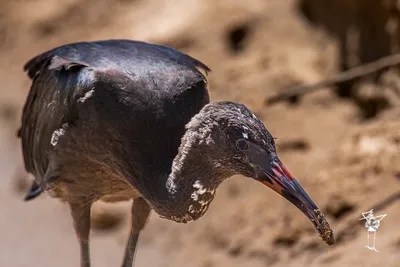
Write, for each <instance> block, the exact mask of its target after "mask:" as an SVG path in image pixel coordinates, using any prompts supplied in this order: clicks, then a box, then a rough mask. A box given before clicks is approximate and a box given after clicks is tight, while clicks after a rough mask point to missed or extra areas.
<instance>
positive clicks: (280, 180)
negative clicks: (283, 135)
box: [180, 102, 334, 245]
mask: <svg viewBox="0 0 400 267" xmlns="http://www.w3.org/2000/svg"><path fill="white" fill-rule="evenodd" d="M183 142H186V144H185V143H183V144H182V145H183V146H185V145H186V146H187V147H188V148H190V149H196V148H200V147H201V149H199V150H200V151H202V153H200V154H201V155H198V156H197V161H198V164H200V163H201V162H202V161H204V160H206V161H208V162H209V165H210V166H212V168H213V170H214V171H213V172H214V173H217V174H221V177H225V178H226V177H229V176H232V175H233V174H241V175H243V176H246V177H250V178H253V179H254V180H256V181H258V182H260V183H262V184H264V185H266V186H268V187H269V188H271V189H272V190H274V191H275V192H277V193H278V194H280V195H282V196H283V197H284V198H286V199H287V200H288V201H290V202H291V203H292V204H294V205H295V206H296V207H297V208H298V209H300V210H301V211H302V212H303V213H304V214H305V215H306V216H307V218H308V219H310V220H311V222H312V223H313V224H314V226H315V227H316V228H317V230H318V231H319V233H320V235H321V237H322V238H323V239H324V241H325V242H326V243H328V244H330V245H331V244H333V243H334V238H333V233H332V230H331V229H330V226H329V224H328V223H327V221H326V219H325V217H324V215H323V214H322V212H321V211H320V210H319V209H318V207H317V206H316V205H315V204H314V202H313V201H312V200H311V198H310V197H309V196H308V195H307V193H306V192H305V191H304V189H303V188H302V187H301V186H300V184H299V183H298V182H297V180H296V179H295V178H294V177H293V176H292V175H291V173H290V172H289V171H288V169H287V168H286V167H285V165H284V164H283V163H282V162H281V160H280V159H279V157H278V155H277V153H276V147H275V142H274V138H273V137H272V135H271V133H270V132H269V131H268V130H267V129H266V128H265V126H264V124H263V123H262V122H261V120H260V119H259V118H258V117H257V116H256V115H254V114H253V113H252V112H251V111H250V110H249V109H248V108H247V107H246V106H244V105H241V104H237V103H232V102H214V103H210V104H208V105H206V106H205V107H204V108H203V109H202V110H201V111H200V113H199V114H197V115H196V116H195V117H193V118H192V120H191V121H190V123H189V124H188V125H187V133H186V140H185V138H184V139H183ZM188 150H189V149H188ZM180 153H183V154H185V152H182V151H181V152H180ZM186 153H187V154H189V153H190V152H189V151H186ZM195 163H196V162H192V165H193V164H195ZM222 180H223V179H222ZM220 182H221V181H218V182H217V183H218V184H219V183H220ZM201 183H202V185H203V186H204V188H206V187H207V184H206V183H207V181H201ZM209 188H215V186H214V185H209Z"/></svg>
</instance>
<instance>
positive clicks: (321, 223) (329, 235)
mask: <svg viewBox="0 0 400 267" xmlns="http://www.w3.org/2000/svg"><path fill="white" fill-rule="evenodd" d="M314 212H315V214H316V215H317V222H318V223H317V225H316V228H317V230H318V232H319V236H320V237H321V238H322V240H324V241H325V243H326V244H328V245H329V246H332V245H333V244H334V243H335V237H334V234H333V230H332V228H331V226H330V225H329V223H328V221H327V220H326V218H325V215H324V214H323V213H322V212H321V210H319V209H315V210H314Z"/></svg>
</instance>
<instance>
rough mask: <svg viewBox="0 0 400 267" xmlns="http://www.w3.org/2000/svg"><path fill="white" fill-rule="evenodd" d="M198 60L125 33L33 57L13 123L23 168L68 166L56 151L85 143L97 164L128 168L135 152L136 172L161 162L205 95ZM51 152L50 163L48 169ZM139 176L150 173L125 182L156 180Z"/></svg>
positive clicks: (39, 174) (38, 173)
mask: <svg viewBox="0 0 400 267" xmlns="http://www.w3.org/2000/svg"><path fill="white" fill-rule="evenodd" d="M197 68H202V69H203V70H205V71H208V70H209V69H208V68H207V67H206V66H205V65H204V64H202V63H201V62H199V61H197V60H195V59H193V58H191V57H189V56H187V55H185V54H183V53H180V52H178V51H176V50H174V49H172V48H169V47H164V46H157V45H153V44H148V43H143V42H135V41H128V40H109V41H99V42H89V43H75V44H69V45H65V46H61V47H58V48H55V49H53V50H50V51H48V52H46V53H43V54H41V55H39V56H37V57H35V58H33V59H32V60H30V61H29V62H28V63H27V64H26V65H25V70H27V71H28V74H29V76H30V77H31V78H32V79H33V82H32V87H31V90H30V92H29V95H28V98H27V101H26V104H25V106H24V111H23V117H22V126H21V130H20V136H21V139H22V147H23V154H24V160H25V166H26V169H27V171H28V172H31V173H33V174H34V175H35V177H36V181H37V182H38V183H43V179H45V176H46V174H48V175H47V176H48V177H47V178H52V177H51V176H58V175H59V172H60V170H66V169H68V168H74V166H63V167H62V168H60V167H59V165H60V162H61V161H63V155H67V154H68V153H70V154H69V156H71V155H80V154H79V153H78V152H80V153H86V152H87V151H88V150H90V149H91V148H92V150H93V151H92V153H98V154H99V155H97V154H96V158H95V159H92V161H93V162H97V163H100V165H101V164H103V163H107V160H108V161H110V162H115V161H119V162H118V164H120V165H124V164H125V165H129V164H131V165H132V166H131V167H132V168H135V166H134V165H135V164H134V163H129V162H127V161H129V160H131V161H134V160H137V162H136V165H137V166H136V167H139V169H141V172H144V166H147V167H151V166H154V167H161V169H162V168H164V169H167V168H168V167H170V164H171V163H172V159H173V156H174V154H176V153H177V149H178V146H179V141H180V138H181V136H182V135H183V133H184V126H185V124H186V123H187V122H188V121H189V120H190V118H191V117H192V116H193V115H194V114H196V113H197V112H199V111H200V109H201V108H202V107H203V106H204V105H205V104H207V103H208V102H209V98H208V91H207V87H206V81H205V77H204V76H203V75H202V74H201V73H200V72H199V71H198V69H197ZM63 139H64V140H63ZM91 142H92V143H91ZM121 142H125V143H123V144H121ZM166 142H167V143H168V144H166ZM87 143H89V144H87ZM107 144H108V146H107ZM74 146H75V147H74ZM78 147H79V148H78ZM129 147H130V148H132V147H134V148H135V151H130V148H129ZM102 149H108V150H113V151H102ZM72 150H75V151H72ZM71 151H72V152H73V153H72V152H71ZM102 152H103V153H102ZM108 152H109V153H111V154H112V153H114V154H113V156H112V157H107V153H108ZM157 152H158V153H157ZM87 153H89V152H87ZM118 153H119V154H118ZM115 155H117V157H115ZM86 156H87V157H90V155H86ZM118 156H120V157H118ZM51 157H53V159H52V160H53V162H56V163H54V164H55V165H57V166H55V167H52V168H55V169H57V170H55V169H54V170H50V172H52V173H50V174H49V169H51V168H50V167H51V166H50V165H51V164H52V163H51V162H52V161H51ZM135 157H136V158H135ZM66 158H68V157H67V156H66ZM102 160H103V161H104V162H101V161H102ZM64 161H65V162H67V160H65V158H64ZM72 162H74V161H72ZM75 162H79V161H75ZM54 164H53V165H54ZM61 165H62V164H61ZM103 165H104V164H103ZM139 165H141V166H139ZM159 165H160V166H159ZM49 166H50V167H49ZM101 166H102V165H101ZM81 167H82V166H81ZM83 167H84V166H83ZM115 173H118V172H115ZM146 179H153V177H149V178H143V179H142V180H140V181H130V182H133V183H135V182H136V183H137V184H136V185H135V186H137V187H142V188H144V187H148V186H149V183H152V182H155V181H151V180H146Z"/></svg>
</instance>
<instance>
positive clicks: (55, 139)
mask: <svg viewBox="0 0 400 267" xmlns="http://www.w3.org/2000/svg"><path fill="white" fill-rule="evenodd" d="M67 128H68V123H64V124H63V125H62V126H61V128H60V129H57V130H55V131H54V132H53V134H52V135H51V140H50V143H51V145H52V146H55V145H57V142H58V139H59V138H60V136H62V135H63V134H65V131H66V130H67Z"/></svg>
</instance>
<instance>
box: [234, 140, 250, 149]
mask: <svg viewBox="0 0 400 267" xmlns="http://www.w3.org/2000/svg"><path fill="white" fill-rule="evenodd" d="M236 147H237V148H238V149H239V150H247V149H249V148H250V144H249V142H247V141H246V140H244V139H239V140H237V141H236Z"/></svg>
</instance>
